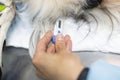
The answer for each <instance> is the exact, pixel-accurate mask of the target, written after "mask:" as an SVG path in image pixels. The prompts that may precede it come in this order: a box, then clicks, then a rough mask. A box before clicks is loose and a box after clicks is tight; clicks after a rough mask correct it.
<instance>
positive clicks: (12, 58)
mask: <svg viewBox="0 0 120 80" xmlns="http://www.w3.org/2000/svg"><path fill="white" fill-rule="evenodd" d="M75 53H77V54H78V55H79V57H80V59H81V62H82V64H83V65H84V66H90V65H91V64H92V63H93V62H95V61H97V60H99V59H102V60H105V61H107V62H109V63H112V64H114V65H117V66H120V55H116V54H110V53H102V52H75ZM2 70H3V79H2V80H40V79H39V78H38V77H37V76H36V74H35V69H34V67H33V65H32V63H31V58H30V56H29V54H28V50H27V49H23V48H15V47H6V48H5V49H4V51H3V69H2Z"/></svg>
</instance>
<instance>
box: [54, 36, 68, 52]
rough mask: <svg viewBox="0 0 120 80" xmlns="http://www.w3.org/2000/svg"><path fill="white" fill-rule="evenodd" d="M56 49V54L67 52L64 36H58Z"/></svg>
mask: <svg viewBox="0 0 120 80" xmlns="http://www.w3.org/2000/svg"><path fill="white" fill-rule="evenodd" d="M55 48H56V52H61V51H63V50H66V45H65V41H64V36H63V35H62V34H58V35H57V36H56V43H55Z"/></svg>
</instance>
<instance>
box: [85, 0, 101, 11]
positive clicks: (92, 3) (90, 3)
mask: <svg viewBox="0 0 120 80" xmlns="http://www.w3.org/2000/svg"><path fill="white" fill-rule="evenodd" d="M101 2H102V0H86V3H87V4H86V5H85V6H84V7H83V8H84V9H92V8H94V7H97V6H98V5H100V4H101Z"/></svg>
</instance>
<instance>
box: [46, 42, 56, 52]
mask: <svg viewBox="0 0 120 80" xmlns="http://www.w3.org/2000/svg"><path fill="white" fill-rule="evenodd" d="M47 53H55V45H54V44H52V43H51V44H50V45H49V47H48V49H47Z"/></svg>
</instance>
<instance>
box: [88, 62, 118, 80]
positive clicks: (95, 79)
mask: <svg viewBox="0 0 120 80" xmlns="http://www.w3.org/2000/svg"><path fill="white" fill-rule="evenodd" d="M87 80H120V67H118V66H113V65H111V64H108V63H107V62H105V61H102V60H99V61H97V62H95V63H93V64H92V65H91V66H90V71H89V74H88V77H87Z"/></svg>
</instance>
